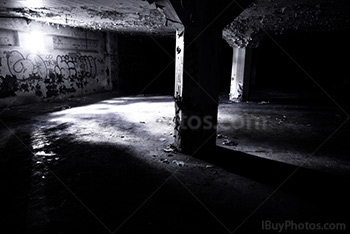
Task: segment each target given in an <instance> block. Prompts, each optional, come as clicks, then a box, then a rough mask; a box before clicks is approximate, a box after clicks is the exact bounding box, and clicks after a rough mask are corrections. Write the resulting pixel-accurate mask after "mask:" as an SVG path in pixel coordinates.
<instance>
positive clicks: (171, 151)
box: [164, 145, 176, 153]
mask: <svg viewBox="0 0 350 234" xmlns="http://www.w3.org/2000/svg"><path fill="white" fill-rule="evenodd" d="M164 152H165V153H176V148H175V147H174V146H173V145H169V146H168V147H166V148H165V149H164Z"/></svg>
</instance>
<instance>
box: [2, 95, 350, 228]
mask: <svg viewBox="0 0 350 234" xmlns="http://www.w3.org/2000/svg"><path fill="white" fill-rule="evenodd" d="M263 105H264V106H262V104H254V103H246V104H233V103H224V104H222V105H221V106H220V111H221V112H220V115H219V116H220V118H221V119H220V121H222V122H221V124H222V125H221V127H222V128H221V129H219V130H220V131H221V132H220V133H219V135H218V138H217V139H218V144H220V145H223V146H224V147H226V148H227V149H229V150H220V151H218V152H217V155H211V157H212V158H215V159H216V158H218V160H221V159H223V158H224V157H223V155H224V156H225V157H228V158H229V160H227V161H222V162H224V164H225V162H228V163H226V164H229V163H234V165H232V167H230V165H224V166H222V167H221V166H218V165H220V164H219V163H218V164H216V163H217V162H215V160H213V162H210V161H205V160H200V159H197V158H195V157H190V156H188V155H182V154H180V153H178V152H176V151H175V150H173V148H171V147H170V144H171V143H172V139H173V136H172V134H173V123H172V118H173V113H174V103H173V101H172V98H171V97H163V98H157V97H154V98H146V97H136V98H132V97H127V98H109V99H105V100H98V99H96V102H95V103H88V104H86V105H81V106H76V107H74V106H73V105H71V104H70V103H69V106H70V107H71V108H68V109H67V108H64V109H60V110H59V111H57V108H56V107H55V111H48V112H47V113H41V114H40V115H37V114H35V112H32V113H31V114H30V115H28V116H26V118H27V119H26V121H23V119H21V120H20V121H18V122H16V120H13V119H11V115H10V114H9V113H7V114H8V115H6V113H5V115H3V116H2V121H3V122H4V123H5V124H6V126H11V129H12V131H13V134H10V133H9V130H8V129H7V130H6V129H4V130H2V129H1V133H3V134H2V138H1V139H3V142H1V144H0V150H1V160H2V161H1V162H2V164H1V170H0V171H1V173H2V174H1V175H2V176H1V181H2V183H4V184H5V185H6V186H7V188H8V189H6V199H5V200H6V201H9V204H8V208H7V209H5V210H6V211H8V212H7V213H8V215H7V216H6V219H5V220H6V222H7V223H8V224H9V225H13V224H15V223H18V222H21V223H22V224H21V225H18V227H17V229H15V231H14V232H13V233H16V232H17V233H21V232H22V233H82V232H84V233H113V232H114V230H118V232H117V233H138V232H140V233H189V232H191V233H196V232H207V231H208V230H209V231H212V232H213V233H227V230H226V228H225V227H227V228H228V229H229V230H234V229H235V228H237V227H238V226H239V225H240V224H241V221H242V220H244V219H245V218H246V217H248V216H249V215H250V214H251V212H252V211H254V210H255V209H256V208H257V207H258V206H259V205H261V202H262V201H264V200H265V199H266V198H267V197H269V196H270V195H271V194H272V193H273V196H271V199H269V200H268V202H266V204H264V205H263V206H261V209H259V212H257V213H256V214H255V215H254V216H252V218H251V219H249V220H248V221H247V223H246V224H245V225H243V226H242V230H243V231H242V232H237V233H258V232H259V230H260V228H261V220H272V219H274V220H282V221H283V220H301V221H309V222H311V221H328V222H330V221H337V222H345V220H346V218H347V216H343V215H342V213H341V212H342V211H344V210H347V207H349V205H348V203H346V202H345V201H344V203H342V202H343V200H341V199H343V198H342V197H341V196H338V198H339V199H338V201H337V199H335V198H334V196H335V195H334V194H333V195H332V194H329V191H327V188H328V187H325V188H323V187H322V186H320V188H318V189H319V191H321V192H322V194H320V196H315V194H314V193H309V194H303V192H304V191H309V190H307V188H306V186H305V184H303V183H296V184H293V185H286V187H287V188H288V189H285V190H281V191H276V192H274V191H275V188H276V187H275V185H276V184H274V183H275V182H276V181H278V179H279V178H280V177H281V176H282V177H283V176H284V175H285V174H284V172H283V170H284V168H286V169H288V170H294V167H293V166H291V165H293V163H299V162H300V161H298V160H300V159H301V160H302V159H303V157H304V158H305V156H307V155H305V154H303V153H302V152H303V150H304V145H303V144H300V145H299V142H301V140H300V139H299V141H295V139H297V138H296V137H297V136H298V134H299V135H300V134H303V135H302V136H299V138H302V139H303V140H304V141H307V140H311V141H316V140H318V139H322V137H321V135H322V134H323V135H327V133H328V131H332V130H333V127H336V126H337V124H338V123H340V122H341V121H342V120H343V119H342V118H341V117H339V116H336V115H337V114H338V113H329V112H325V113H324V112H322V111H320V112H313V110H308V109H302V110H300V108H299V107H292V106H283V107H284V109H283V113H281V112H280V109H281V105H272V104H266V103H265V104H263ZM64 106H67V105H66V104H65V105H64ZM50 108H52V107H50ZM298 108H299V109H298ZM28 109H30V108H28ZM296 110H299V111H296ZM31 111H32V110H31ZM22 114H23V113H22ZM231 115H232V116H233V118H230V116H231ZM283 116H285V117H283ZM315 117H317V119H315ZM321 117H322V118H323V117H325V119H323V120H322V118H321ZM264 118H266V121H262V120H264ZM242 120H244V121H246V122H244V121H243V122H237V121H242ZM254 120H258V121H262V122H261V123H264V124H265V126H264V127H261V128H260V125H258V127H259V128H254V126H255V127H256V126H257V125H255V124H256V123H255V122H254V124H251V125H249V127H250V129H249V131H247V129H245V127H246V125H245V124H246V123H247V121H254ZM309 120H310V121H309ZM311 120H312V121H311ZM232 121H233V122H232ZM281 121H282V122H281ZM259 123H260V122H259ZM325 123H329V124H328V126H327V127H326V128H322V129H321V128H320V126H322V125H325ZM232 124H233V126H234V127H235V128H234V131H233V130H230V129H229V128H227V126H232ZM308 124H310V125H311V126H309V127H307V128H306V126H308ZM332 124H333V125H332ZM261 126H262V125H261ZM224 127H225V128H224ZM348 127H349V126H348V125H347V126H346V127H345V128H344V130H343V131H342V132H340V135H339V136H338V138H336V139H335V142H330V144H329V145H327V147H326V148H325V149H324V151H325V152H326V153H327V152H328V151H327V150H331V149H334V148H333V147H334V145H338V146H339V147H340V148H338V149H336V150H335V151H334V154H333V155H332V156H333V157H334V158H331V156H330V155H328V156H327V155H326V156H327V157H328V158H327V160H330V159H332V161H331V162H332V165H331V166H330V167H329V171H334V170H338V168H340V167H342V166H343V168H342V172H347V173H349V170H348V165H349V164H347V162H348V161H349V159H348V158H342V157H338V156H339V155H343V153H344V150H346V148H344V147H343V145H344V143H343V142H340V141H336V140H337V139H339V138H340V137H344V136H347V134H348V133H349V132H348ZM287 130H288V131H287ZM315 130H317V131H316V132H313V131H315ZM307 131H309V132H307ZM259 134H260V135H259ZM308 134H309V135H308ZM313 134H316V135H317V136H318V137H319V138H312V139H308V137H307V136H313ZM247 139H248V140H247ZM249 139H250V140H251V141H249ZM289 140H292V142H289ZM276 143H278V144H276ZM335 143H337V144H335ZM274 144H276V145H275V146H274ZM290 146H293V147H294V148H289V147H290ZM254 147H255V148H254ZM230 150H239V151H241V152H244V151H251V152H254V153H255V154H257V155H259V156H260V157H259V158H257V157H255V156H254V154H252V155H245V154H243V153H242V154H238V153H237V152H236V153H235V151H230ZM283 150H284V151H283ZM282 151H283V152H288V153H289V155H297V156H298V157H299V158H298V157H295V158H294V159H293V158H292V159H290V158H287V157H285V155H282V154H281V152H282ZM322 153H323V152H322ZM220 157H221V158H220ZM231 159H232V161H230V160H231ZM266 159H269V160H266ZM270 159H273V161H270ZM297 159H298V160H297ZM314 160H315V161H317V162H318V163H319V164H317V163H313V164H312V165H316V166H317V167H316V168H322V167H319V166H318V165H324V162H326V160H321V157H320V156H319V155H317V157H315V159H314ZM311 162H314V161H311ZM236 163H240V165H236ZM252 163H254V165H250V164H252ZM344 164H346V165H344ZM276 165H277V167H279V166H280V167H281V168H279V169H278V170H277V169H276V168H274V167H275V166H276ZM242 167H243V168H242ZM260 167H263V168H260ZM301 171H303V173H304V174H301V175H300V176H299V177H298V178H299V180H297V182H300V181H301V180H302V179H303V176H304V175H310V174H312V175H315V173H313V172H312V171H308V170H306V171H305V170H301ZM277 172H278V173H280V174H274V173H277ZM261 173H263V174H261ZM14 175H16V176H14ZM174 175H175V176H174ZM314 177H315V176H314ZM314 177H312V178H314ZM5 178H6V179H5ZM271 178H274V179H271ZM300 178H302V179H300ZM282 179H283V178H282ZM330 181H332V180H330ZM328 182H329V181H328ZM315 184H316V185H319V183H315ZM321 184H322V183H321ZM328 184H329V183H328ZM298 185H299V186H304V187H301V188H299V187H298ZM323 186H328V185H327V184H326V183H324V185H323ZM344 186H345V185H344ZM295 189H296V190H297V191H293V190H295ZM340 191H341V190H340ZM328 195H330V196H329V198H330V199H329V200H328V199H327V200H325V199H324V198H325V197H327V196H328ZM310 197H311V199H310ZM199 201H200V202H199ZM339 204H343V205H342V206H339ZM203 205H205V206H203ZM208 210H209V211H210V212H208ZM330 213H331V214H332V217H331V218H329V214H330ZM213 214H214V215H215V217H213ZM333 214H334V215H333ZM217 219H219V220H220V222H218V221H217ZM330 219H331V220H330ZM174 224H176V225H174ZM222 224H224V225H222ZM257 230H258V231H257Z"/></svg>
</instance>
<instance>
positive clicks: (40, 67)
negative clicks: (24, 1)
mask: <svg viewBox="0 0 350 234" xmlns="http://www.w3.org/2000/svg"><path fill="white" fill-rule="evenodd" d="M111 38H112V39H111ZM106 41H107V42H108V43H116V42H115V41H114V40H113V37H111V35H110V34H107V33H103V32H100V31H87V30H82V29H78V28H68V27H60V26H58V25H49V24H44V23H38V22H34V21H32V22H31V21H27V20H25V19H1V22H0V105H8V104H9V103H11V102H12V104H21V103H23V102H31V101H38V100H43V99H44V100H45V99H55V98H66V97H70V96H78V95H83V94H88V93H92V92H97V91H102V90H110V89H111V88H112V78H113V79H114V83H116V81H115V79H116V77H112V75H114V76H115V74H116V73H117V72H116V71H115V70H116V69H117V68H116V67H115V66H113V67H111V66H112V65H113V64H114V63H115V62H114V59H113V58H112V57H115V52H113V51H111V50H113V48H116V46H115V45H114V46H113V45H112V46H111V45H108V46H107V45H106ZM111 55H112V56H111ZM14 97H15V98H14Z"/></svg>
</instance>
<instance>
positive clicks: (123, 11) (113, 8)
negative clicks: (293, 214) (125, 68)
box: [0, 0, 174, 34]
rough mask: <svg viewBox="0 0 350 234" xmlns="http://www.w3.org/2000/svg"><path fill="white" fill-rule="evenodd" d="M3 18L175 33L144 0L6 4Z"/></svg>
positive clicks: (2, 7) (0, 7) (2, 8)
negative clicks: (23, 18) (22, 18)
mask: <svg viewBox="0 0 350 234" xmlns="http://www.w3.org/2000/svg"><path fill="white" fill-rule="evenodd" d="M0 15H6V16H14V17H25V18H28V19H32V20H38V21H43V22H49V23H54V24H59V25H69V26H71V27H83V28H89V29H94V30H118V31H128V32H135V33H137V32H141V33H144V32H148V33H160V32H161V33H166V34H169V33H172V32H174V30H173V28H172V27H171V26H168V25H167V21H166V19H165V17H164V15H163V14H162V13H160V12H159V11H158V10H157V9H156V6H155V4H149V3H148V2H147V1H141V0H117V1H110V0H99V1H92V0H89V1H83V0H72V1H59V2H58V1H45V2H41V1H40V2H38V3H33V1H30V2H25V1H2V2H1V3H0Z"/></svg>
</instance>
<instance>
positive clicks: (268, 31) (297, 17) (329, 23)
mask: <svg viewBox="0 0 350 234" xmlns="http://www.w3.org/2000/svg"><path fill="white" fill-rule="evenodd" d="M334 31H342V32H349V31H350V1H349V0H256V1H254V3H253V4H251V6H250V7H248V8H247V9H246V10H245V11H243V12H242V13H241V14H240V15H239V16H238V17H237V18H236V19H235V20H234V21H233V22H232V23H231V24H230V25H228V26H227V27H226V28H225V29H224V31H223V36H224V39H225V40H226V41H227V42H228V43H229V44H230V45H231V46H236V47H246V46H249V47H257V46H258V45H259V42H260V40H261V39H262V38H264V37H266V36H267V35H276V34H277V35H282V34H287V33H318V32H334Z"/></svg>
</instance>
